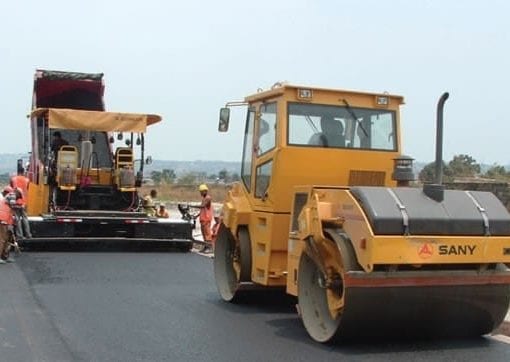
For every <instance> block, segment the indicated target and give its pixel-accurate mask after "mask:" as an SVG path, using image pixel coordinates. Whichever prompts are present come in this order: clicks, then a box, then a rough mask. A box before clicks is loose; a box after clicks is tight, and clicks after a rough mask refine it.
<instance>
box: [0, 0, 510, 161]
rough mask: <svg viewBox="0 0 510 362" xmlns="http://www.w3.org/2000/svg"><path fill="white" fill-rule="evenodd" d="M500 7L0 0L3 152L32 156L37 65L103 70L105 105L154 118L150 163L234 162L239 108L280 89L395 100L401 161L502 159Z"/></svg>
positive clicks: (506, 76)
mask: <svg viewBox="0 0 510 362" xmlns="http://www.w3.org/2000/svg"><path fill="white" fill-rule="evenodd" d="M508 14H510V2H508V1H496V0H494V1H470V0H467V1H455V0H437V1H436V0H430V1H420V0H415V1H403V0H402V1H397V0H387V1H380V0H379V1H369V0H358V1H353V0H351V1H344V0H331V1H328V0H315V1H309V0H280V1H277V0H273V1H267V0H258V1H240V0H215V1H207V0H204V1H193V0H187V1H174V0H167V1H164V0H161V1H156V0H144V1H133V0H123V1H120V0H119V1H113V0H110V1H104V0H102V1H98V0H89V1H86V2H85V1H82V2H78V1H68V0H66V1H53V0H45V1H36V0H33V1H28V0H16V1H2V2H1V3H0V109H1V110H2V118H3V121H2V123H3V124H4V126H6V127H4V132H2V134H3V136H0V140H1V141H0V153H23V152H28V151H29V147H30V139H29V126H28V121H27V119H26V114H27V113H29V111H30V106H31V97H32V87H33V75H34V71H35V69H52V70H67V71H80V72H91V73H92V72H102V73H104V74H105V83H106V90H105V103H106V107H107V110H111V111H121V112H137V113H157V114H160V115H162V116H163V122H162V123H160V124H158V125H156V126H154V128H152V129H149V133H148V137H147V141H148V144H147V151H148V153H149V154H151V155H152V157H153V158H155V159H166V160H225V161H239V160H240V159H241V150H242V133H243V129H244V128H243V127H244V125H243V124H244V119H245V117H244V114H243V112H244V111H243V110H235V111H234V112H233V113H232V116H231V128H230V131H229V132H228V133H226V134H223V133H222V134H220V133H218V132H217V125H218V113H219V108H220V107H221V106H222V105H224V104H225V103H226V102H227V101H232V100H241V99H243V98H244V96H246V95H249V94H251V93H254V92H255V91H256V90H257V89H258V88H269V87H270V86H271V85H272V84H274V83H275V82H278V81H288V82H291V83H293V84H304V85H317V86H322V87H331V88H341V89H352V90H361V91H372V92H383V91H387V92H389V93H394V94H400V95H403V96H404V97H405V101H406V104H405V105H404V106H403V107H402V110H401V115H402V132H403V136H402V138H403V153H405V154H407V155H410V156H412V157H414V158H415V159H416V160H419V161H423V162H428V161H432V160H433V159H434V157H435V156H434V149H435V146H434V142H435V139H434V137H435V111H436V104H437V100H438V98H439V96H440V95H441V94H442V93H443V92H444V91H448V92H450V99H449V100H448V101H447V103H446V106H445V135H444V137H445V145H444V153H445V155H444V156H445V158H446V159H447V160H448V159H451V158H452V157H453V155H455V154H461V153H466V154H469V155H471V156H473V157H474V158H475V159H476V160H477V161H478V162H481V163H487V164H493V163H498V164H503V165H506V164H510V159H509V158H510V157H509V152H508V151H507V150H506V146H507V145H508V142H509V141H508V140H509V135H510V122H508V118H509V117H508V115H507V112H509V110H508V103H509V101H510V92H509V91H508V88H509V84H510V26H508Z"/></svg>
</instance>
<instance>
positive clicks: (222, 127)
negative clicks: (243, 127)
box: [218, 107, 230, 132]
mask: <svg viewBox="0 0 510 362" xmlns="http://www.w3.org/2000/svg"><path fill="white" fill-rule="evenodd" d="M229 121H230V108H226V107H225V108H222V109H220V123H219V124H218V131H219V132H227V131H228V123H229Z"/></svg>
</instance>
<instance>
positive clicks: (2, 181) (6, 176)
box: [0, 173, 11, 185]
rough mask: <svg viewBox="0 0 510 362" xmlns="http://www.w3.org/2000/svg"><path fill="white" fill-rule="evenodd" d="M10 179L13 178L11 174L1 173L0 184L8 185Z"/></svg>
mask: <svg viewBox="0 0 510 362" xmlns="http://www.w3.org/2000/svg"><path fill="white" fill-rule="evenodd" d="M10 179H11V176H10V175H9V174H8V173H2V174H0V185H8V184H9V181H10Z"/></svg>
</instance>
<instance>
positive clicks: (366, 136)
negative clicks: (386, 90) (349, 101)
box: [287, 103, 397, 151]
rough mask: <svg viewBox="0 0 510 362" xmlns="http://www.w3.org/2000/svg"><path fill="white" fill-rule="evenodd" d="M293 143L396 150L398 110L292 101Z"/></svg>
mask: <svg viewBox="0 0 510 362" xmlns="http://www.w3.org/2000/svg"><path fill="white" fill-rule="evenodd" d="M288 123H289V124H288V140H287V141H288V144H289V145H291V146H308V147H328V148H356V149H366V150H383V151H396V149H397V141H396V137H397V135H396V131H395V124H396V122H395V112H394V111H389V110H387V109H367V108H356V107H350V106H348V105H345V106H330V105H319V104H306V103H289V106H288Z"/></svg>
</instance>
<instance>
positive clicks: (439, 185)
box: [423, 92, 450, 202]
mask: <svg viewBox="0 0 510 362" xmlns="http://www.w3.org/2000/svg"><path fill="white" fill-rule="evenodd" d="M449 96H450V94H449V93H448V92H444V93H443V95H442V96H441V97H440V98H439V101H438V102H437V114H436V162H435V171H436V172H435V180H434V183H432V184H424V185H423V192H424V193H425V195H427V196H428V197H430V198H431V199H432V200H435V201H437V202H442V201H443V200H444V187H443V129H444V127H443V113H444V104H445V102H446V100H447V99H448V97H449Z"/></svg>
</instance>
